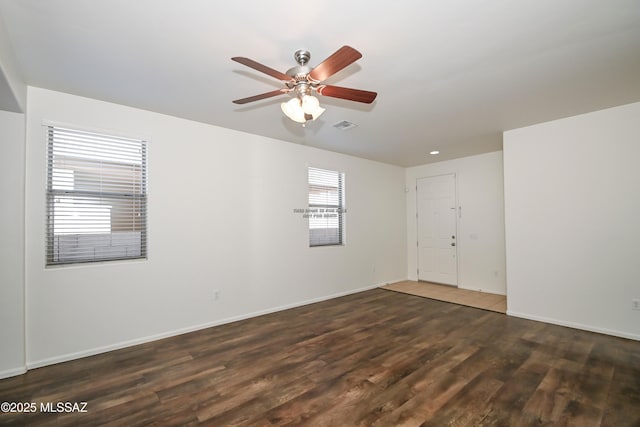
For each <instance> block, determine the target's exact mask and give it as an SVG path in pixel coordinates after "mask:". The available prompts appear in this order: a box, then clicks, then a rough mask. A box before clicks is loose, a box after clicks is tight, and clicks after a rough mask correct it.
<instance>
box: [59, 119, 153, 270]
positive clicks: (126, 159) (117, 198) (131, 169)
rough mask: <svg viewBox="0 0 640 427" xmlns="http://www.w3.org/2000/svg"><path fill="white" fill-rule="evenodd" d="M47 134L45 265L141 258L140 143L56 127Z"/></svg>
mask: <svg viewBox="0 0 640 427" xmlns="http://www.w3.org/2000/svg"><path fill="white" fill-rule="evenodd" d="M47 138H48V149H47V236H46V245H47V265H56V264H69V263H80V262H92V261H107V260H121V259H131V258H146V256H147V144H146V142H145V141H142V140H139V139H131V138H122V137H117V136H109V135H104V134H97V133H91V132H84V131H78V130H72V129H66V128H62V127H56V126H48V128H47Z"/></svg>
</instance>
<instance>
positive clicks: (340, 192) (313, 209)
mask: <svg viewBox="0 0 640 427" xmlns="http://www.w3.org/2000/svg"><path fill="white" fill-rule="evenodd" d="M312 171H316V172H319V173H321V174H325V175H331V174H335V176H336V178H337V181H338V182H337V186H335V187H333V186H332V187H329V186H327V187H328V188H335V189H337V203H328V202H327V203H312V201H311V200H310V199H311V197H312V186H314V185H315V186H316V187H318V186H321V184H318V183H312ZM307 196H308V200H307V207H308V212H309V213H308V227H307V229H308V231H309V247H310V248H316V247H328V246H344V245H345V241H346V240H345V237H346V236H345V217H344V213H345V212H346V207H345V200H346V198H345V173H344V172H342V171H338V170H333V169H326V168H319V167H315V166H308V167H307ZM327 210H332V211H333V212H331V211H330V212H327ZM333 213H336V214H337V220H338V227H337V236H336V237H337V240H333V241H327V242H321V240H322V239H321V238H318V237H316V239H315V241H314V236H313V232H312V230H313V229H324V230H326V229H330V228H335V227H324V228H320V227H315V228H312V222H313V221H314V220H316V218H315V217H314V215H323V216H324V215H325V214H328V215H330V214H333ZM317 219H319V218H317ZM327 221H328V220H327Z"/></svg>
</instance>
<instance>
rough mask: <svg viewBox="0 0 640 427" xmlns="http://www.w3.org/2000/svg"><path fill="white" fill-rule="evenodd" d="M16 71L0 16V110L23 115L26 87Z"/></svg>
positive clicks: (13, 57) (15, 64) (16, 66)
mask: <svg viewBox="0 0 640 427" xmlns="http://www.w3.org/2000/svg"><path fill="white" fill-rule="evenodd" d="M18 69H19V68H18V64H17V63H16V59H15V55H14V53H13V48H12V46H11V41H10V40H9V35H8V34H7V31H6V29H5V24H4V20H3V18H2V16H0V110H5V111H13V112H15V113H24V110H25V105H26V99H27V86H26V85H25V83H24V81H23V79H22V76H21V75H20V72H19V71H18Z"/></svg>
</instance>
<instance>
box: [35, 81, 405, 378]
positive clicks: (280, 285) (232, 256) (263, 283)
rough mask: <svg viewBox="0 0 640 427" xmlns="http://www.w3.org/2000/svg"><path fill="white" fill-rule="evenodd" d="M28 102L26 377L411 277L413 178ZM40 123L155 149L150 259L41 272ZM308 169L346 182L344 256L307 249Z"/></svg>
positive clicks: (231, 137) (48, 99)
mask: <svg viewBox="0 0 640 427" xmlns="http://www.w3.org/2000/svg"><path fill="white" fill-rule="evenodd" d="M27 105H28V114H27V193H26V201H27V215H26V224H27V233H26V245H27V251H26V254H27V257H26V263H27V265H26V271H27V337H28V338H27V361H28V365H29V366H40V365H43V364H48V363H53V362H56V361H60V360H66V359H69V358H75V357H80V356H83V355H87V354H91V353H94V352H99V351H104V350H108V349H111V348H117V347H121V346H124V345H127V344H132V343H136V342H141V341H144V340H148V339H152V338H157V337H161V336H166V335H170V334H174V333H177V332H183V331H189V330H193V329H197V328H201V327H204V326H207V325H213V324H217V323H221V322H225V321H229V320H231V319H238V318H243V317H246V316H250V315H254V314H257V313H263V312H268V311H272V310H276V309H279V308H283V307H289V306H295V305H297V304H301V303H304V302H310V301H315V300H320V299H324V298H328V297H331V296H336V295H341V294H347V293H352V292H355V291H358V290H362V289H366V288H369V287H373V286H375V285H378V284H381V283H384V282H388V281H394V280H402V279H405V278H406V262H407V257H406V238H405V236H406V235H405V227H406V225H405V217H406V215H405V211H404V197H405V196H404V169H403V168H400V167H396V166H390V165H385V164H381V163H376V162H372V161H368V160H363V159H358V158H354V157H349V156H345V155H341V154H337V153H331V152H327V151H322V150H318V149H314V148H310V147H306V146H302V145H297V144H292V143H286V142H282V141H276V140H271V139H268V138H264V137H261V136H256V135H250V134H245V133H240V132H236V131H232V130H229V129H224V128H219V127H214V126H210V125H205V124H202V123H197V122H191V121H187V120H183V119H178V118H175V117H169V116H165V115H160V114H156V113H151V112H147V111H142V110H137V109H134V108H129V107H124V106H120V105H115V104H110V103H105V102H100V101H96V100H91V99H86V98H80V97H76V96H72V95H67V94H62V93H57V92H52V91H47V90H43V89H37V88H31V87H30V88H29V92H28V104H27ZM44 120H47V121H55V122H59V123H65V124H69V125H72V126H76V127H80V128H88V129H95V130H107V131H112V132H116V133H118V134H124V135H128V136H134V137H144V138H147V139H148V140H150V148H149V182H150V185H149V187H150V190H149V259H148V260H147V261H130V262H111V263H104V264H100V265H81V266H80V265H78V266H71V267H58V268H45V253H44V239H45V237H44V232H45V230H44V226H45V221H44V218H45V211H44V208H45V193H44V191H45V185H44V183H45V169H46V165H45V159H46V155H45V152H46V151H45V149H46V139H45V133H44V129H43V126H42V123H43V121H44ZM308 165H312V166H317V167H323V168H328V169H335V170H340V171H343V172H345V173H346V207H347V214H346V242H347V244H346V245H345V246H343V247H322V248H309V247H308V230H307V221H306V220H305V219H303V218H302V216H301V215H300V214H296V213H294V212H293V210H294V209H296V208H304V207H306V204H307V184H306V182H307V166H308ZM371 189H375V191H372V190H371ZM214 289H217V290H219V291H220V299H219V300H218V301H214V300H213V296H212V295H213V290H214Z"/></svg>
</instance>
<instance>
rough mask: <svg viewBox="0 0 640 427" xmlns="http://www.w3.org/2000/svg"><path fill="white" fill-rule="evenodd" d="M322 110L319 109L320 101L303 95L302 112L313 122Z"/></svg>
mask: <svg viewBox="0 0 640 427" xmlns="http://www.w3.org/2000/svg"><path fill="white" fill-rule="evenodd" d="M324 110H325V109H324V108H322V107H320V101H318V98H316V97H315V96H311V95H305V96H303V97H302V111H304V112H305V113H306V114H310V115H311V117H313V120H315V119H317V118H318V117H320V115H321V114H322V113H324Z"/></svg>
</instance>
